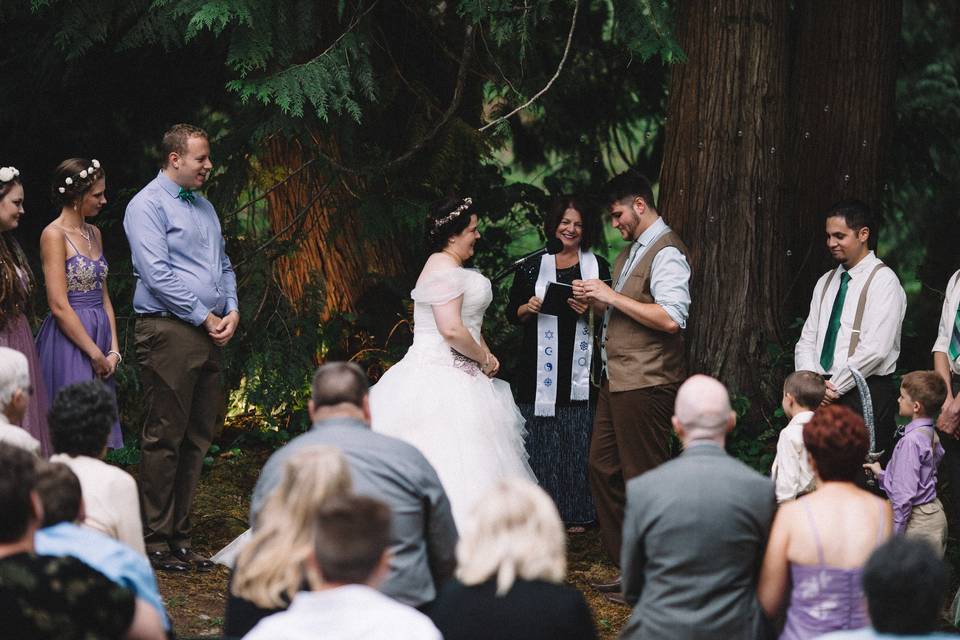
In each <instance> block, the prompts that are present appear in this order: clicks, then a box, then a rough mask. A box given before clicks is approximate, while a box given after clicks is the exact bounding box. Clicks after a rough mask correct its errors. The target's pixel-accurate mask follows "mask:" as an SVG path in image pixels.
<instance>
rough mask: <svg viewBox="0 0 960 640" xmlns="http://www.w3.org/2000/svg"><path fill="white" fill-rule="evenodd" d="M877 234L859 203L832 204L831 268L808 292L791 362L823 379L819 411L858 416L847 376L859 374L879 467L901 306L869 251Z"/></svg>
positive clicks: (889, 440) (886, 438)
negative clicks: (838, 407) (836, 407)
mask: <svg viewBox="0 0 960 640" xmlns="http://www.w3.org/2000/svg"><path fill="white" fill-rule="evenodd" d="M876 231H877V222H876V218H875V216H874V215H873V212H871V210H870V208H869V207H868V206H867V205H866V204H864V203H863V202H860V201H859V200H851V201H844V202H838V203H837V204H835V205H833V206H832V207H831V208H830V209H829V210H828V211H827V214H826V234H827V249H829V250H830V255H831V257H832V258H833V259H834V260H836V262H837V265H838V266H837V267H836V268H835V269H831V270H830V271H828V272H827V273H825V274H824V275H823V276H821V278H820V280H818V281H817V285H816V286H815V287H814V289H813V297H812V299H811V301H810V313H809V315H808V316H807V321H806V322H805V323H804V325H803V331H802V333H801V334H800V340H799V341H798V342H797V346H796V349H795V350H794V362H795V365H796V370H797V371H801V370H808V371H815V372H817V373H820V374H822V375H824V377H827V378H828V381H827V392H826V397H825V398H824V400H823V403H824V404H830V403H832V402H837V403H840V404H843V405H846V406H848V407H850V408H851V409H853V410H854V411H857V412H858V413H860V414H862V413H863V407H862V406H861V399H860V393H859V392H858V390H857V387H856V383H855V381H854V378H853V374H852V373H851V369H856V370H859V372H860V373H861V374H862V375H863V377H864V378H866V382H867V386H868V387H869V389H870V395H871V398H872V405H873V416H874V425H875V428H876V438H877V440H876V447H877V450H878V451H881V450H882V451H884V452H885V453H884V456H883V457H882V458H881V460H882V461H883V462H884V463H885V462H886V460H887V459H888V458H889V456H890V454H891V453H892V451H893V440H894V433H895V431H896V422H895V419H896V413H897V396H898V389H897V386H896V384H895V383H894V381H893V379H892V374H893V372H894V370H895V369H896V367H897V358H898V357H899V355H900V327H901V325H902V324H903V316H904V313H905V312H906V307H907V299H906V294H905V293H904V291H903V287H901V286H900V280H899V279H898V278H897V274H895V273H894V272H893V270H892V269H890V268H889V267H887V266H886V265H884V264H883V262H881V261H880V260H879V259H878V258H877V257H876V255H874V253H873V251H872V250H871V249H870V246H871V245H874V246H875V245H876V235H877V234H876Z"/></svg>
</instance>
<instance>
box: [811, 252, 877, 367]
mask: <svg viewBox="0 0 960 640" xmlns="http://www.w3.org/2000/svg"><path fill="white" fill-rule="evenodd" d="M884 266H886V265H884V264H883V262H878V263H877V265H876V266H875V267H874V268H873V271H871V272H870V275H869V276H867V281H866V282H865V283H864V285H863V289H861V290H860V300H858V301H857V312H856V314H855V315H854V316H853V328H852V329H851V330H850V348H849V349H848V350H847V357H848V358H849V357H851V356H853V353H854V352H855V351H856V350H857V345H858V344H860V325H862V324H863V312H864V310H865V309H866V308H867V291H868V290H869V289H870V283H871V282H873V276H875V275H877V271H880V269H882V268H883V267H884ZM839 270H840V267H837V268H836V269H834V270H833V271H831V272H830V275H829V276H827V281H826V282H824V283H823V290H822V291H821V292H820V307H821V311H822V310H823V300H824V298H826V297H827V289H829V288H830V283H831V282H833V276H835V275H837V272H838V271H839Z"/></svg>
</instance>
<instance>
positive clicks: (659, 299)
mask: <svg viewBox="0 0 960 640" xmlns="http://www.w3.org/2000/svg"><path fill="white" fill-rule="evenodd" d="M606 200H607V204H608V208H609V211H610V216H611V218H612V222H613V228H614V229H617V230H618V231H619V232H620V235H621V236H622V237H623V239H624V240H626V241H628V242H630V244H629V245H627V246H626V247H624V249H623V251H621V252H620V255H618V256H617V259H616V261H615V262H614V268H613V282H612V285H613V286H612V287H611V286H610V285H607V284H606V283H604V282H603V281H602V280H577V281H574V283H573V287H574V296H575V297H576V298H578V299H580V300H584V301H588V302H590V303H591V304H592V306H593V308H594V311H595V313H602V314H603V316H602V317H603V325H602V333H601V336H600V339H601V347H602V348H601V358H602V363H603V374H602V376H601V386H600V394H599V397H598V400H597V410H596V416H595V418H594V423H593V436H592V439H591V442H590V487H591V490H592V492H593V497H594V500H595V502H596V505H597V522H598V524H599V525H600V535H601V538H602V541H603V547H604V550H605V551H606V552H607V555H608V556H610V558H611V560H613V562H614V563H616V564H618V565H619V563H620V545H621V529H622V527H623V512H624V505H625V503H626V493H625V483H626V482H627V481H628V480H630V479H631V478H633V477H635V476H638V475H640V474H641V473H643V472H645V471H648V470H650V469H652V468H654V467H656V466H657V465H659V464H660V463H662V462H666V460H667V459H668V458H669V456H670V433H671V424H670V418H671V416H673V404H674V399H675V398H676V395H677V388H678V387H679V385H680V383H681V382H682V381H683V380H684V378H685V377H686V367H685V365H684V349H683V329H684V328H685V327H686V323H687V313H688V310H689V307H690V265H689V264H688V263H687V258H686V252H687V249H686V247H685V246H684V244H683V242H682V241H681V240H680V238H679V237H678V236H677V234H675V233H674V232H673V231H671V230H670V227H668V226H667V224H666V223H665V222H664V221H663V219H662V218H661V217H660V214H659V213H657V209H656V205H655V203H654V198H653V190H652V188H651V186H650V181H649V180H647V179H646V178H645V177H644V176H643V175H641V174H640V173H638V172H636V171H633V170H630V171H627V172H626V173H622V174H620V175H618V176H617V177H615V178H614V179H612V180H611V181H610V182H609V183H608V184H607V187H606ZM595 586H596V587H597V588H598V589H600V590H602V591H610V592H619V590H620V584H619V580H617V581H615V582H613V583H610V584H602V585H595Z"/></svg>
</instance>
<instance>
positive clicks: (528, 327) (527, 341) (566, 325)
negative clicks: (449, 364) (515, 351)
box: [507, 256, 610, 405]
mask: <svg viewBox="0 0 960 640" xmlns="http://www.w3.org/2000/svg"><path fill="white" fill-rule="evenodd" d="M597 266H598V271H599V272H600V275H599V277H600V279H601V280H608V281H609V280H610V265H609V264H608V263H607V261H606V260H604V259H603V258H601V257H600V256H597ZM539 274H540V261H539V260H527V261H526V263H524V264H523V265H521V266H520V268H519V269H517V273H516V275H514V276H513V286H512V287H511V288H510V302H509V303H507V319H508V320H509V321H510V322H512V323H513V324H519V325H520V326H522V327H523V344H522V347H521V352H520V358H519V363H518V366H517V371H516V376H515V380H516V388H517V402H521V403H532V402H533V399H534V396H535V395H536V389H537V371H536V369H537V318H536V316H533V317H530V318H529V319H528V320H527V321H526V322H521V321H520V318H518V317H517V309H519V308H520V306H521V305H524V304H526V303H527V301H529V300H530V297H531V296H533V295H534V287H535V286H536V284H537V276H538V275H539ZM579 279H580V264H579V263H577V264H575V265H573V266H572V267H567V268H566V269H557V282H562V283H563V284H570V283H572V282H573V281H574V280H579ZM577 319H578V317H577V314H576V313H574V312H573V309H570V308H569V307H566V309H565V311H564V313H563V314H562V315H559V316H557V329H558V334H559V335H558V336H557V340H558V344H559V348H558V353H557V404H558V405H567V404H570V375H571V371H572V369H573V334H574V332H575V331H576V328H577ZM595 324H596V330H598V331H599V327H600V326H601V324H602V318H601V319H599V320H598V321H597V322H596V323H595ZM593 356H594V357H595V358H599V357H600V354H598V353H594V354H593Z"/></svg>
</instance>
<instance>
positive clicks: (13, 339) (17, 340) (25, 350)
mask: <svg viewBox="0 0 960 640" xmlns="http://www.w3.org/2000/svg"><path fill="white" fill-rule="evenodd" d="M21 282H22V283H23V285H24V286H26V285H27V283H26V278H23V277H22V276H21ZM0 347H9V348H11V349H15V350H17V351H19V352H20V353H22V354H23V355H25V356H27V366H28V368H29V370H30V385H31V386H32V387H33V393H32V394H31V395H30V403H29V404H28V405H27V412H26V413H25V414H24V416H23V423H22V424H21V425H20V426H22V427H23V428H24V429H26V430H27V431H28V432H29V433H30V435H32V436H33V437H34V438H36V439H37V440H39V441H40V453H41V454H43V457H44V458H48V457H50V454H52V453H53V445H52V444H51V443H50V431H49V430H48V429H47V410H48V409H49V408H50V407H49V405H48V403H47V390H46V385H45V384H44V380H43V376H42V375H40V365H39V362H38V358H37V347H36V346H35V345H34V344H33V332H32V331H31V330H30V323H29V322H27V317H26V316H25V315H23V314H22V313H18V314H16V315H14V316H12V317H10V318H9V319H8V320H7V325H6V326H5V327H4V328H3V330H2V331H0Z"/></svg>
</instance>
